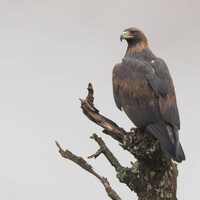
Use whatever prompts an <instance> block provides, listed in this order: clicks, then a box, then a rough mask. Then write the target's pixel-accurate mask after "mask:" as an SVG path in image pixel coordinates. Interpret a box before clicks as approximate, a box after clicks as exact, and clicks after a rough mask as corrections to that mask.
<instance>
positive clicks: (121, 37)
mask: <svg viewBox="0 0 200 200" xmlns="http://www.w3.org/2000/svg"><path fill="white" fill-rule="evenodd" d="M124 39H125V37H124V35H123V34H122V35H120V41H121V42H122V40H124Z"/></svg>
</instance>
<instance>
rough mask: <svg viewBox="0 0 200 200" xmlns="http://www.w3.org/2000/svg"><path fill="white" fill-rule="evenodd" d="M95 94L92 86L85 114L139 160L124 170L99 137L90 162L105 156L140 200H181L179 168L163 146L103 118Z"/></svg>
mask: <svg viewBox="0 0 200 200" xmlns="http://www.w3.org/2000/svg"><path fill="white" fill-rule="evenodd" d="M93 94H94V91H93V88H92V85H91V84H89V85H88V95H87V97H86V99H84V100H81V108H82V110H83V113H84V114H85V115H86V116H87V117H88V118H89V119H90V120H91V121H93V122H95V123H96V124H98V125H99V126H101V127H102V128H103V129H104V130H103V132H104V133H106V134H107V135H109V136H111V137H112V138H113V139H115V140H116V141H118V142H120V146H121V147H122V148H123V149H124V150H126V151H128V152H130V153H131V154H132V155H133V156H134V158H136V162H134V163H133V162H131V164H132V166H131V167H124V166H121V164H120V162H119V161H118V160H117V158H116V157H115V156H114V154H113V153H112V152H111V151H110V150H109V149H108V147H107V146H106V144H105V143H104V141H103V140H102V138H100V137H98V136H97V135H96V134H93V136H92V137H91V138H92V139H94V140H95V141H96V142H97V143H98V145H99V147H100V148H99V150H98V151H97V152H96V153H95V154H93V155H92V156H90V157H89V158H97V157H98V156H99V155H100V154H104V155H105V157H106V158H107V159H108V161H109V162H110V164H111V165H112V166H113V167H114V168H115V170H116V176H117V178H118V179H119V181H120V182H122V183H124V184H126V185H127V186H128V187H129V188H130V190H131V191H134V192H136V194H137V196H138V200H177V197H176V191H177V176H178V170H177V165H176V164H175V163H174V162H172V160H171V159H169V158H167V157H166V156H165V155H164V153H163V151H162V149H161V147H160V144H159V142H158V141H157V140H156V139H155V138H154V137H153V136H152V135H151V134H149V133H147V132H144V131H143V130H140V129H137V128H136V129H134V130H133V129H132V130H131V131H129V132H126V131H125V130H124V129H123V128H120V127H119V126H118V125H117V124H116V123H114V122H113V121H112V120H110V119H108V118H106V117H104V116H103V115H101V114H100V113H99V111H98V109H97V108H96V107H95V106H94V102H93V101H94V97H93ZM61 152H62V151H61V150H60V153H61ZM61 155H62V153H61ZM62 156H63V155H62ZM65 158H66V157H65ZM68 159H69V158H68ZM77 164H78V163H77ZM80 166H81V165H80ZM85 170H87V169H85ZM87 171H88V170H87Z"/></svg>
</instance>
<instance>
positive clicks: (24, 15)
mask: <svg viewBox="0 0 200 200" xmlns="http://www.w3.org/2000/svg"><path fill="white" fill-rule="evenodd" d="M199 11H200V1H199V0H168V1H160V0H127V1H114V0H101V1H99V0H98V1H95V0H84V1H80V0H79V1H78V0H65V1H64V0H56V1H52V0H29V1H25V0H18V1H14V0H6V1H3V0H0V27H1V29H0V138H1V140H0V163H1V164H0V199H1V200H27V199H28V200H35V199H37V200H40V199H48V200H55V199H59V200H66V199H67V200H72V199H76V200H78V199H95V200H102V199H109V198H108V197H107V195H106V193H105V191H104V188H103V187H102V185H101V184H100V183H99V182H98V180H97V179H96V178H95V177H93V176H92V175H90V174H88V173H87V172H86V171H83V170H82V169H81V168H80V167H78V166H76V165H75V164H74V163H72V162H70V161H67V160H65V159H63V158H61V157H60V155H59V154H58V150H57V147H56V145H55V143H54V141H55V140H57V141H58V142H59V143H60V144H61V146H62V147H63V148H64V149H65V148H68V149H70V150H71V151H73V152H74V153H76V154H77V155H79V156H82V157H84V158H86V157H87V156H89V155H91V154H93V153H94V152H96V150H97V149H98V146H97V144H96V143H95V142H94V141H92V140H91V139H89V136H90V135H92V133H94V132H95V133H97V134H99V136H101V137H103V139H104V140H105V142H106V144H107V145H108V147H110V149H111V150H112V151H113V153H114V154H115V155H116V156H117V158H118V159H119V161H121V163H122V165H124V166H130V161H132V160H133V158H132V157H131V156H130V155H129V154H128V152H125V151H123V150H122V149H121V148H120V147H119V146H118V143H117V142H115V141H113V140H112V139H111V138H109V137H108V136H106V135H104V134H102V133H101V128H99V127H98V126H97V125H95V124H93V123H92V122H90V121H89V120H88V119H87V118H86V117H85V116H84V115H83V114H82V112H81V109H80V102H79V100H78V99H79V98H84V97H85V96H86V93H87V91H86V88H87V84H88V82H92V83H93V86H94V89H95V105H96V106H97V108H98V109H100V111H101V113H102V114H104V115H106V116H107V117H109V118H111V119H112V120H114V121H115V122H117V123H118V124H119V125H120V126H122V127H124V128H125V129H126V130H129V129H130V128H131V127H132V126H133V125H132V123H131V122H130V121H129V119H128V118H127V117H126V116H125V114H124V113H122V112H120V111H119V110H118V109H117V108H116V106H115V103H114V100H113V96H112V82H111V77H112V68H113V66H114V65H115V64H116V63H117V62H120V61H121V59H122V58H123V56H124V53H125V50H126V42H123V43H121V42H120V40H119V37H120V34H121V33H122V31H123V30H124V29H126V28H129V27H138V28H140V29H141V30H143V32H144V33H145V34H146V36H147V37H148V40H149V45H150V47H151V49H152V51H153V52H154V53H155V54H156V55H157V56H159V57H161V58H163V59H164V60H165V61H166V63H167V64H168V67H169V69H170V71H171V74H172V77H173V80H174V84H175V88H176V94H177V101H178V107H179V112H180V117H181V131H180V139H181V143H182V145H183V148H184V150H185V154H186V161H185V162H183V163H182V164H179V165H178V168H179V176H178V197H179V199H180V200H198V199H199V178H200V172H199V169H200V161H199V153H200V150H199V145H200V142H199V139H200V136H199V133H198V132H199V130H198V124H199V112H200V103H199V102H200V92H199V91H200V89H199V87H200V78H199V74H200V60H199V57H200V56H199V52H200V48H199V44H200V37H199V36H200V12H199ZM88 162H90V164H92V165H93V166H94V168H95V170H96V171H97V172H98V173H100V174H101V175H102V176H105V177H107V178H108V180H109V181H110V183H111V185H112V186H113V188H114V189H115V190H116V191H117V192H118V194H119V195H120V196H121V198H122V199H123V200H130V199H133V200H136V199H137V197H136V195H135V194H134V192H131V191H129V189H128V188H127V187H126V186H125V185H123V184H121V183H119V182H118V180H117V178H116V177H115V172H114V169H113V168H112V167H111V166H110V164H109V163H108V162H107V160H106V159H105V158H104V157H103V156H101V157H99V158H98V159H97V160H89V161H88Z"/></svg>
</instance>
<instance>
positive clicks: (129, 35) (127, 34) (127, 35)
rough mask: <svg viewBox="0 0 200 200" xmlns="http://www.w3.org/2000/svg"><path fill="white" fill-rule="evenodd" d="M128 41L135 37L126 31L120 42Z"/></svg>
mask: <svg viewBox="0 0 200 200" xmlns="http://www.w3.org/2000/svg"><path fill="white" fill-rule="evenodd" d="M124 39H125V40H128V39H133V35H132V34H131V33H130V32H129V31H124V32H123V33H122V34H121V36H120V41H121V42H122V40H124Z"/></svg>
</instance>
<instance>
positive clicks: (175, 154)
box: [146, 122, 185, 162]
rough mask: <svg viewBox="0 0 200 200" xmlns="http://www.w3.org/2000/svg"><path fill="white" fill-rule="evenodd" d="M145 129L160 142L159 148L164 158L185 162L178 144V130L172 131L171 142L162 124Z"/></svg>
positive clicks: (164, 125)
mask: <svg viewBox="0 0 200 200" xmlns="http://www.w3.org/2000/svg"><path fill="white" fill-rule="evenodd" d="M146 129H147V131H149V132H150V133H151V134H152V135H153V136H154V137H155V138H157V139H158V140H159V141H160V144H161V147H162V149H163V151H164V153H165V154H166V156H168V157H170V158H171V159H173V160H175V161H177V162H182V161H183V160H185V154H184V152H183V148H182V146H181V144H180V142H179V135H178V129H174V131H173V139H174V141H173V142H172V140H171V139H170V137H169V133H168V131H167V128H166V124H165V123H164V122H159V123H155V124H151V125H148V126H147V127H146Z"/></svg>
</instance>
